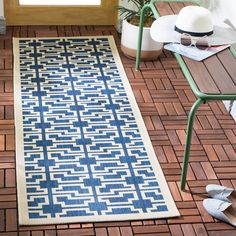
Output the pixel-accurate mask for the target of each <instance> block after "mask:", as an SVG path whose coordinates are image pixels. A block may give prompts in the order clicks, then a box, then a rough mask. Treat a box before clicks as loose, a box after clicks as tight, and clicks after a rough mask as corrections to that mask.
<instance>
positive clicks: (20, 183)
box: [13, 36, 180, 225]
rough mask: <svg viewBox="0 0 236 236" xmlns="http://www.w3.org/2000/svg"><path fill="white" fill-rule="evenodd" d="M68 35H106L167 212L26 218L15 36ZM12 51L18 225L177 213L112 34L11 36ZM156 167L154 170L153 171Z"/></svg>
mask: <svg viewBox="0 0 236 236" xmlns="http://www.w3.org/2000/svg"><path fill="white" fill-rule="evenodd" d="M59 38H60V39H71V38H96V39H99V38H108V40H109V44H110V47H111V49H112V53H113V56H114V59H115V62H116V65H117V68H118V70H119V73H120V76H121V79H122V81H123V83H124V87H125V90H126V93H127V95H128V98H129V102H130V104H131V107H132V109H133V112H134V114H135V117H136V122H137V125H138V128H139V130H140V134H141V136H142V139H143V142H144V145H145V147H146V150H147V154H148V156H149V160H150V162H151V165H152V167H153V169H154V173H155V176H156V178H157V180H158V183H159V185H160V189H161V193H162V195H163V197H164V199H165V202H166V205H167V207H168V209H169V210H168V212H155V213H142V214H140V213H139V214H129V215H128V214H117V215H109V216H103V215H97V216H78V217H68V218H60V217H55V218H53V219H52V218H46V219H45V218H42V219H29V218H28V212H27V208H28V207H27V201H26V199H27V196H26V183H25V171H24V169H25V166H24V150H23V147H24V144H23V118H22V103H21V99H20V98H21V86H20V68H19V65H20V63H19V40H29V39H35V40H37V39H59ZM13 52H14V115H15V132H16V134H15V137H16V170H17V171H16V173H17V199H18V215H19V224H20V225H41V224H64V223H75V222H104V221H125V220H145V219H158V218H167V217H176V216H180V214H179V211H178V209H177V207H176V205H175V202H174V200H173V198H172V195H171V192H170V190H169V187H168V185H167V182H166V180H165V177H164V174H163V171H162V169H161V166H160V164H159V162H158V160H157V157H156V154H155V152H154V149H153V146H152V143H151V140H150V137H149V135H148V132H147V129H146V126H145V124H144V121H143V118H142V116H141V113H140V110H139V108H138V105H137V102H136V100H135V97H134V94H133V91H132V89H131V86H130V83H129V80H128V78H127V76H126V73H125V70H124V67H123V65H122V62H121V59H120V56H119V53H118V50H117V47H116V45H115V41H114V38H113V36H89V37H87V36H82V37H48V38H45V37H43V38H13ZM155 169H156V170H158V173H157V172H156V171H155Z"/></svg>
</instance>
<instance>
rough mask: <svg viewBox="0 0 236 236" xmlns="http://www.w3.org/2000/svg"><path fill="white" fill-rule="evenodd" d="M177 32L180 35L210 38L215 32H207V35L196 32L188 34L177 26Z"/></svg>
mask: <svg viewBox="0 0 236 236" xmlns="http://www.w3.org/2000/svg"><path fill="white" fill-rule="evenodd" d="M175 31H177V32H178V33H181V34H183V33H186V34H189V35H191V36H193V37H203V36H210V35H212V34H213V30H212V31H210V32H205V33H194V32H188V31H184V30H181V29H180V28H178V27H177V26H175Z"/></svg>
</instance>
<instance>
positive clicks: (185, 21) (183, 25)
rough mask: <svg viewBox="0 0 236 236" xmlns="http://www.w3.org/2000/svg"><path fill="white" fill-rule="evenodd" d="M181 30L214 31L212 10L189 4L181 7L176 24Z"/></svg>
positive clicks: (195, 31) (194, 31)
mask: <svg viewBox="0 0 236 236" xmlns="http://www.w3.org/2000/svg"><path fill="white" fill-rule="evenodd" d="M175 26H176V27H177V28H178V29H179V30H181V31H183V32H187V33H190V34H191V33H193V34H194V33H203V34H204V33H206V34H207V33H209V32H212V31H213V19H212V15H211V12H210V11H209V10H207V9H206V8H203V7H199V6H187V7H184V8H182V9H181V11H180V12H179V15H178V17H177V21H176V25H175Z"/></svg>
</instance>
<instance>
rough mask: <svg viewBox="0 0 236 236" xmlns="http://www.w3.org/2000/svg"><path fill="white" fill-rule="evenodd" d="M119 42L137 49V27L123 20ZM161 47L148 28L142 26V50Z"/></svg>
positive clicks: (154, 49)
mask: <svg viewBox="0 0 236 236" xmlns="http://www.w3.org/2000/svg"><path fill="white" fill-rule="evenodd" d="M122 28H123V30H122V36H121V44H122V45H123V46H125V47H127V48H130V49H134V50H136V49H137V45H138V33H139V27H138V26H135V25H132V24H129V23H128V22H127V21H126V20H123V26H122ZM162 47H163V44H162V43H158V42H156V41H154V40H153V39H152V38H151V36H150V28H145V27H144V28H143V41H142V50H144V51H157V50H160V49H161V48H162Z"/></svg>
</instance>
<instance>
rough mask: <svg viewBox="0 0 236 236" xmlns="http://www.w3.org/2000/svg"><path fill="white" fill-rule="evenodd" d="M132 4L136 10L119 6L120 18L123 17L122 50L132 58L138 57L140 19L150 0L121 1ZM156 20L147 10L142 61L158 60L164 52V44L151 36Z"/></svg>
mask: <svg viewBox="0 0 236 236" xmlns="http://www.w3.org/2000/svg"><path fill="white" fill-rule="evenodd" d="M121 1H126V2H127V3H132V4H133V6H134V8H135V9H130V8H128V7H126V6H119V7H118V10H119V12H120V16H123V22H122V32H121V34H122V35H121V50H122V51H123V53H124V54H125V55H126V56H128V57H131V58H135V57H136V49H137V45H138V33H139V18H140V14H141V10H142V8H143V6H144V5H145V4H147V3H149V2H150V0H121ZM154 20H155V18H154V17H153V13H152V11H151V10H149V9H148V10H147V11H146V12H145V15H144V28H143V41H142V51H141V59H143V60H153V59H156V58H157V57H158V56H159V55H160V54H161V52H162V48H163V44H162V43H158V42H155V41H154V40H153V39H152V38H151V35H150V27H151V25H152V23H153V21H154Z"/></svg>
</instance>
